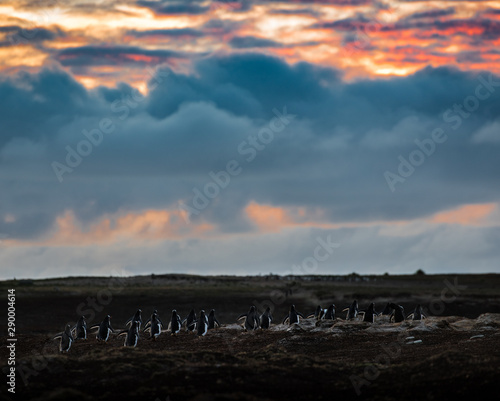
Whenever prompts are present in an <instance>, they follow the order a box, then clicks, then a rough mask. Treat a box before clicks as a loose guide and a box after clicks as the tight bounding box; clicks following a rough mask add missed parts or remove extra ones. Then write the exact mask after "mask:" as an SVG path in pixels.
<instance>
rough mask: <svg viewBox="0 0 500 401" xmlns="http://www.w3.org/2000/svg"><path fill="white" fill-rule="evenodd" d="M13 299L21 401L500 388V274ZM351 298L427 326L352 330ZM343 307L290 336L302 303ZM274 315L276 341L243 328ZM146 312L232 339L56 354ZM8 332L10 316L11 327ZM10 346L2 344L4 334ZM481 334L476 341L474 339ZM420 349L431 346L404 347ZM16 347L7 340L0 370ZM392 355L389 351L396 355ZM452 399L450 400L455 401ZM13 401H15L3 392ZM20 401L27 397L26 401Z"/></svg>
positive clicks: (139, 282) (241, 282)
mask: <svg viewBox="0 0 500 401" xmlns="http://www.w3.org/2000/svg"><path fill="white" fill-rule="evenodd" d="M8 288H15V289H16V330H17V331H16V336H17V338H18V342H17V348H16V365H17V367H18V376H17V388H16V393H17V394H16V399H23V400H24V399H44V400H57V399H67V398H69V397H76V398H78V399H80V400H85V399H98V400H101V399H102V400H104V399H106V400H109V399H118V398H120V399H124V398H125V399H139V398H140V399H142V400H144V399H146V400H152V401H156V400H161V401H163V400H165V399H170V400H178V399H179V400H180V399H199V400H219V399H221V400H222V399H247V400H254V399H255V400H256V399H259V400H263V399H289V398H291V397H294V398H296V399H311V400H312V399H314V400H317V399H332V398H339V399H370V400H396V399H397V400H401V399H408V400H414V399H425V400H432V399H436V400H437V399H439V400H442V399H454V400H456V399H471V398H477V396H478V395H479V394H483V393H484V392H485V391H487V390H493V389H495V388H497V384H496V381H497V378H498V377H499V373H500V352H499V350H500V347H499V346H500V330H499V329H500V290H499V289H500V275H494V274H491V275H410V276H394V275H383V276H358V275H355V274H353V275H348V276H301V277H278V276H257V277H255V276H252V277H233V276H228V277H225V276H218V277H201V276H189V275H161V276H160V275H156V276H151V275H149V276H139V277H128V278H109V277H107V278H106V277H91V278H89V277H73V278H58V279H47V280H12V281H3V282H0V290H1V291H3V292H5V293H6V292H7V289H8ZM353 299H357V300H358V301H359V304H360V307H361V308H365V307H367V306H368V304H369V303H370V302H375V304H376V307H377V308H378V310H381V309H383V307H384V306H385V304H386V303H387V302H388V301H393V302H396V303H399V304H401V305H403V306H404V307H405V311H407V313H409V312H410V311H411V310H412V309H413V308H414V307H415V305H416V304H417V303H420V304H421V305H422V306H423V307H424V310H425V311H426V312H427V314H428V315H429V318H428V319H426V320H425V321H423V322H411V321H405V322H403V323H399V324H395V323H389V322H388V321H387V320H386V319H385V320H384V318H380V319H378V320H377V321H376V322H375V323H373V324H370V323H364V322H361V321H345V320H344V319H345V313H341V310H342V309H343V308H345V307H347V306H348V305H349V304H350V303H351V302H352V300H353ZM331 303H334V304H335V305H336V307H337V319H336V320H335V321H330V322H316V321H315V320H314V319H307V320H303V321H302V323H300V325H298V326H292V327H289V326H285V325H281V324H280V323H281V320H282V318H283V317H284V316H285V315H286V313H287V311H288V309H289V307H290V305H291V304H295V305H296V307H297V309H298V310H299V311H301V312H303V313H304V314H308V313H312V312H313V311H314V309H315V308H316V305H318V304H321V305H322V307H324V308H326V307H327V306H328V305H329V304H331ZM252 304H253V305H256V306H257V308H258V309H263V308H265V307H266V306H269V307H271V308H272V310H273V315H274V317H275V321H274V323H276V325H274V326H273V327H272V329H271V330H259V331H257V332H245V331H244V330H243V328H242V327H241V326H240V325H238V324H237V319H236V318H237V316H238V315H239V314H241V313H244V312H246V311H247V310H248V309H249V306H250V305H252ZM137 308H141V309H142V310H143V319H144V320H145V319H147V318H148V317H149V315H150V314H151V312H152V310H153V309H157V310H158V312H159V314H160V316H161V318H162V320H163V321H164V322H168V321H169V319H170V314H171V311H172V309H176V310H177V311H178V312H179V313H180V315H181V316H182V317H185V316H186V315H187V313H188V312H189V310H190V309H191V308H194V309H195V310H196V312H197V313H198V312H199V310H201V309H205V311H207V312H208V311H209V310H210V309H212V308H215V309H216V314H217V317H218V319H219V321H220V322H221V323H222V326H223V327H221V328H219V329H216V330H213V331H209V332H208V334H207V335H206V336H205V337H202V338H198V337H197V336H195V335H192V334H191V333H187V332H185V331H182V332H181V333H179V335H177V336H171V335H170V333H163V334H162V335H161V336H160V337H159V339H158V341H155V342H154V341H151V340H149V339H148V338H147V335H146V334H144V335H143V336H142V337H141V339H140V340H139V343H138V345H137V347H136V348H133V349H131V348H125V347H123V337H120V338H116V337H114V336H113V337H112V338H111V339H110V340H109V341H108V343H105V344H103V343H98V342H97V341H96V339H95V335H94V336H89V339H88V340H87V341H81V342H76V343H74V344H73V346H72V348H71V349H70V351H69V353H67V354H60V353H59V352H58V342H57V341H53V340H51V336H52V335H54V334H55V333H57V332H59V331H62V329H63V328H64V326H65V324H67V323H74V322H76V320H77V319H78V317H79V315H81V314H85V315H86V317H87V319H88V322H89V323H90V324H94V323H99V322H100V321H101V320H102V319H103V318H104V316H105V315H106V314H110V315H111V316H112V324H113V326H114V328H115V329H119V328H122V327H123V326H124V323H125V321H126V319H127V318H129V317H131V316H132V315H133V313H134V312H135V310H136V309H137ZM5 319H6V317H5ZM2 334H3V333H2ZM475 335H479V336H482V337H477V338H474V339H471V337H473V336H475ZM408 337H414V338H415V339H417V340H421V341H422V342H421V343H419V342H417V343H416V344H406V342H411V341H413V340H411V339H410V340H406V338H408ZM6 345H7V339H6V337H5V336H3V337H2V338H1V358H2V359H1V360H2V365H4V362H5V361H7V349H6ZM391 350H392V352H391ZM452 394H453V396H452ZM2 397H3V398H6V399H14V398H9V393H7V392H6V391H3V392H2ZM19 397H21V398H19Z"/></svg>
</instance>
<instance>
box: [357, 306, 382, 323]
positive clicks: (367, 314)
mask: <svg viewBox="0 0 500 401" xmlns="http://www.w3.org/2000/svg"><path fill="white" fill-rule="evenodd" d="M360 313H363V314H364V316H363V322H369V323H373V322H374V320H375V319H374V316H378V315H379V313H378V312H377V311H376V310H375V304H374V303H373V302H372V303H371V304H370V305H369V306H368V309H366V310H363V311H360Z"/></svg>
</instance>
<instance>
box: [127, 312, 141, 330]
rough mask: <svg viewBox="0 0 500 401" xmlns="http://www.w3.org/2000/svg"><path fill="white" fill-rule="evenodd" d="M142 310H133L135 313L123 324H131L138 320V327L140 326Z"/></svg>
mask: <svg viewBox="0 0 500 401" xmlns="http://www.w3.org/2000/svg"><path fill="white" fill-rule="evenodd" d="M141 314H142V310H140V309H137V312H135V315H134V316H132V317H131V318H130V319H128V320H127V321H126V322H125V326H127V325H129V324H132V322H135V321H138V322H139V329H140V328H141V324H142V315H141Z"/></svg>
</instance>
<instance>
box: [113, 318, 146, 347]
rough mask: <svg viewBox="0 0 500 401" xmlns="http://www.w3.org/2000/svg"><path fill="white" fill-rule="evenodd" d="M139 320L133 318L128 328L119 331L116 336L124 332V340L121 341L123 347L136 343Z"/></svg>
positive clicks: (133, 345) (132, 345)
mask: <svg viewBox="0 0 500 401" xmlns="http://www.w3.org/2000/svg"><path fill="white" fill-rule="evenodd" d="M140 324H141V323H140V322H139V321H138V320H134V321H133V322H132V323H131V324H130V328H129V329H128V330H123V331H121V332H120V333H119V334H118V336H121V335H123V334H126V335H127V336H126V337H125V342H124V343H123V346H124V347H135V346H136V345H137V341H138V340H139V326H140Z"/></svg>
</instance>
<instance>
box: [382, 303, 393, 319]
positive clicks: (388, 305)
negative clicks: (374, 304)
mask: <svg viewBox="0 0 500 401" xmlns="http://www.w3.org/2000/svg"><path fill="white" fill-rule="evenodd" d="M391 313H392V308H391V303H390V302H387V305H386V306H385V308H384V310H383V311H382V316H386V315H387V316H388V315H390V314H391Z"/></svg>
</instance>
